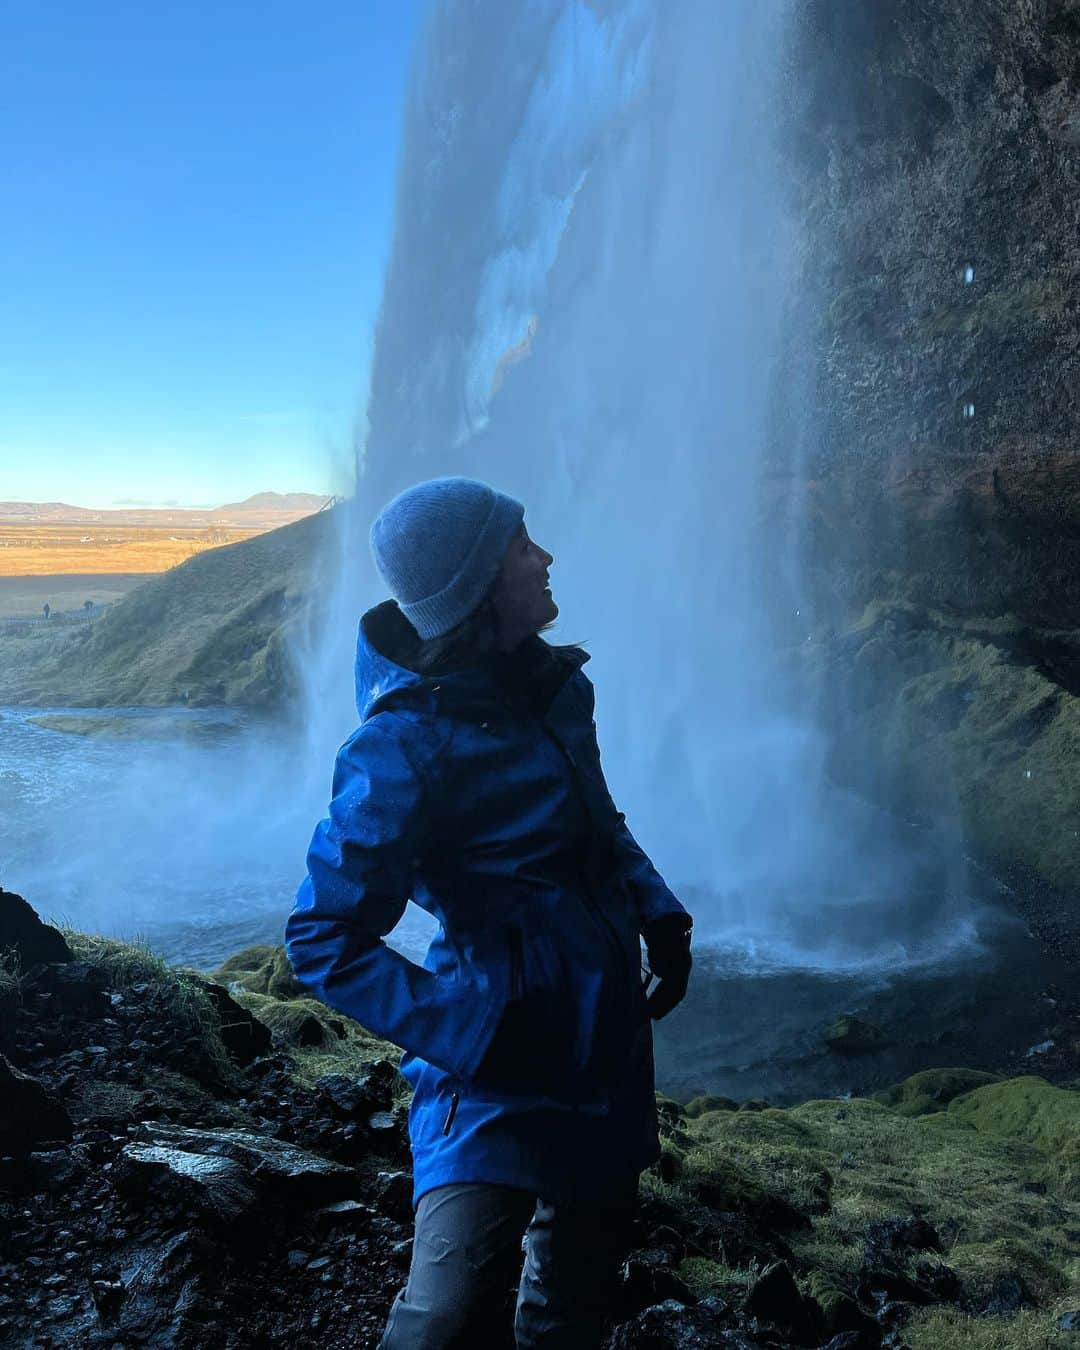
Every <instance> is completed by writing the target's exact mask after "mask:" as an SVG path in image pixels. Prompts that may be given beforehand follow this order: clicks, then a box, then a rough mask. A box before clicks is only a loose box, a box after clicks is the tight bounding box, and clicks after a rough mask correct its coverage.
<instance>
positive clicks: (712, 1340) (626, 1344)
mask: <svg viewBox="0 0 1080 1350" xmlns="http://www.w3.org/2000/svg"><path fill="white" fill-rule="evenodd" d="M725 1313H726V1308H725V1306H724V1304H723V1303H722V1302H720V1301H719V1300H716V1301H715V1302H714V1301H713V1300H709V1299H704V1300H702V1302H701V1303H700V1304H698V1306H697V1307H695V1308H687V1307H684V1306H683V1304H681V1303H676V1302H674V1301H670V1300H669V1301H668V1302H666V1303H657V1304H656V1305H655V1306H654V1307H652V1308H646V1309H645V1311H644V1312H642V1313H639V1314H638V1316H637V1317H635V1318H633V1319H632V1320H631V1321H629V1322H624V1323H623V1325H622V1326H620V1327H616V1329H615V1331H614V1332H613V1333H612V1336H611V1339H610V1340H609V1341H608V1347H609V1350H712V1347H723V1350H761V1345H762V1343H761V1342H760V1341H757V1340H755V1339H754V1338H753V1337H752V1336H749V1335H747V1334H746V1333H745V1332H743V1331H736V1330H732V1329H727V1328H725V1327H724V1325H723V1321H724V1317H725Z"/></svg>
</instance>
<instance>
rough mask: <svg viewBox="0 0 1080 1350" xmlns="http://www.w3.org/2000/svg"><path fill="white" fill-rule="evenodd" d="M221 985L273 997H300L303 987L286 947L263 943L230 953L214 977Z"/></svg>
mask: <svg viewBox="0 0 1080 1350" xmlns="http://www.w3.org/2000/svg"><path fill="white" fill-rule="evenodd" d="M212 978H213V979H215V980H217V982H218V983H219V984H223V985H225V986H226V987H227V988H228V989H230V990H233V989H234V986H235V987H236V988H239V989H244V990H247V992H248V993H251V994H270V995H272V996H273V997H274V998H300V997H302V996H303V994H304V987H303V985H302V984H301V983H300V981H299V980H298V979H297V978H296V976H295V975H294V974H293V972H292V966H290V965H289V958H288V956H287V955H286V952H285V948H284V947H282V946H273V945H272V944H270V943H262V944H259V945H256V946H254V947H245V948H244V950H243V951H240V952H237V953H236V955H235V956H230V957H229V959H228V960H227V961H226V962H225V964H224V965H223V966H222V967H221V968H220V969H219V970H216V971H214V974H213V976H212Z"/></svg>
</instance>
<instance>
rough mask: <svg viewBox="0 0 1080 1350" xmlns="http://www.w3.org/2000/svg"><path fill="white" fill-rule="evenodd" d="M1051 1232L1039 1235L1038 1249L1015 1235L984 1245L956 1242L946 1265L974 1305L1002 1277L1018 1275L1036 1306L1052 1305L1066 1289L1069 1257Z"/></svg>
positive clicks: (983, 1300)
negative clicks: (959, 1280) (958, 1278)
mask: <svg viewBox="0 0 1080 1350" xmlns="http://www.w3.org/2000/svg"><path fill="white" fill-rule="evenodd" d="M1057 1236H1058V1237H1059V1239H1060V1241H1059V1242H1054V1240H1053V1238H1054V1230H1053V1229H1048V1230H1047V1231H1046V1232H1044V1233H1043V1234H1042V1235H1040V1242H1039V1246H1038V1247H1037V1246H1035V1245H1034V1244H1033V1243H1032V1242H1030V1241H1025V1240H1024V1239H1023V1238H1020V1237H1016V1236H1009V1237H997V1238H993V1239H991V1240H989V1241H986V1242H958V1243H957V1244H956V1245H955V1246H954V1247H953V1248H952V1250H951V1251H950V1252H949V1265H950V1266H952V1268H953V1269H954V1270H955V1271H956V1273H957V1274H958V1275H959V1276H960V1278H961V1280H962V1281H963V1283H964V1291H965V1293H966V1294H967V1295H968V1296H969V1297H970V1298H972V1299H973V1300H974V1301H975V1302H976V1303H982V1302H985V1300H986V1299H987V1298H989V1297H990V1295H991V1294H992V1292H993V1290H994V1287H995V1286H996V1285H997V1284H998V1282H999V1281H1000V1280H1002V1279H1003V1278H1004V1277H1007V1276H1010V1275H1017V1276H1019V1277H1020V1279H1021V1280H1022V1281H1023V1284H1024V1286H1025V1288H1026V1289H1027V1290H1028V1291H1029V1293H1030V1294H1031V1295H1032V1296H1033V1297H1034V1299H1035V1300H1036V1302H1037V1303H1039V1304H1047V1303H1051V1302H1052V1301H1053V1300H1054V1299H1055V1298H1056V1297H1057V1296H1058V1295H1059V1294H1061V1293H1063V1292H1064V1291H1065V1289H1066V1288H1067V1287H1068V1277H1067V1274H1066V1267H1067V1265H1068V1260H1069V1255H1068V1250H1067V1247H1066V1246H1065V1244H1064V1240H1063V1239H1061V1235H1060V1234H1058V1235H1057Z"/></svg>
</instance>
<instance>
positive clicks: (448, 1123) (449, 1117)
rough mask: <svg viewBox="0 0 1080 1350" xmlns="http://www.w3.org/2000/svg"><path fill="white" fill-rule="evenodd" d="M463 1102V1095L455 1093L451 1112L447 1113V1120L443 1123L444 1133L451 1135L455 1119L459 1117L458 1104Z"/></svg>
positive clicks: (452, 1098) (451, 1103)
mask: <svg viewBox="0 0 1080 1350" xmlns="http://www.w3.org/2000/svg"><path fill="white" fill-rule="evenodd" d="M460 1101H461V1094H460V1093H459V1092H455V1093H453V1094H452V1095H451V1097H450V1110H449V1111H447V1113H446V1119H445V1120H444V1121H443V1127H442V1132H443V1134H449V1133H450V1131H451V1129H453V1125H454V1117H455V1116H456V1115H457V1109H458V1102H460Z"/></svg>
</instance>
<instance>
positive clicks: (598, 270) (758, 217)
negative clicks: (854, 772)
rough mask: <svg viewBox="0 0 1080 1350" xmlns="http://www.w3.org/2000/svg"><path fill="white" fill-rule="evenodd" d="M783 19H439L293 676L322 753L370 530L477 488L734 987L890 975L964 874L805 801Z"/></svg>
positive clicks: (458, 5)
mask: <svg viewBox="0 0 1080 1350" xmlns="http://www.w3.org/2000/svg"><path fill="white" fill-rule="evenodd" d="M788 11H789V0H727V2H726V3H724V4H722V5H721V4H714V3H710V2H708V0H701V2H700V3H695V0H594V3H579V2H577V0H514V2H513V3H510V2H509V0H497V2H496V0H490V2H489V3H479V4H477V3H475V2H474V0H443V3H440V4H439V5H437V7H436V8H435V10H434V12H433V14H432V16H431V18H430V21H429V23H428V27H427V31H426V34H425V37H424V40H423V43H422V48H421V51H420V54H419V58H418V61H417V65H416V69H415V73H414V77H413V81H412V87H411V92H410V96H409V104H408V115H407V130H406V138H405V144H404V150H403V162H402V167H401V171H400V181H399V196H398V214H397V227H396V238H395V243H394V249H393V254H392V258H391V262H390V267H389V271H388V276H387V281H386V289H385V295H384V301H383V309H382V314H381V319H380V323H379V328H378V333H377V342H376V353H375V365H374V372H373V383H372V390H371V399H370V406H369V423H370V435H369V439H368V442H367V447H366V456H365V459H364V463H363V468H362V474H361V477H360V486H359V491H358V494H357V497H356V499H355V501H354V502H353V503H352V505H351V507H350V509H349V510H347V511H345V512H343V513H342V520H343V524H344V528H345V537H344V555H343V556H344V557H345V559H346V560H347V562H346V565H345V567H344V569H343V575H344V577H345V581H344V583H343V586H342V589H341V592H340V594H339V596H338V598H337V604H338V606H339V613H340V615H342V616H343V617H344V616H349V617H348V620H347V621H345V622H342V623H340V624H338V625H337V642H336V643H334V642H330V643H328V645H327V646H326V647H325V649H324V651H323V653H322V662H321V665H320V666H319V667H318V668H317V670H316V673H315V676H314V677H313V678H314V679H315V680H316V683H318V684H319V693H318V698H317V706H318V707H319V708H320V710H325V709H327V708H332V709H334V710H335V711H334V713H333V714H332V718H331V720H333V719H334V718H338V719H339V721H340V725H339V726H338V730H342V729H343V728H344V727H345V726H346V725H347V720H346V719H347V718H348V716H349V714H348V713H347V712H346V711H345V709H346V704H347V700H348V698H349V693H348V691H347V686H346V677H347V674H348V672H349V669H350V665H351V662H350V656H349V651H348V647H349V645H350V644H351V641H352V637H353V634H354V632H355V616H356V614H357V613H358V612H359V610H360V609H362V608H363V606H364V604H366V603H368V602H369V601H370V600H372V599H373V598H375V597H376V596H377V595H378V588H377V586H376V585H375V584H374V582H373V578H372V576H371V571H370V565H369V564H368V561H367V557H366V543H365V537H366V532H367V526H368V523H369V521H370V518H371V516H372V514H373V513H374V511H375V510H377V509H378V507H379V506H380V505H381V504H382V502H383V501H385V500H386V499H387V498H388V497H389V496H390V495H391V494H392V493H393V492H395V491H397V490H399V489H400V488H402V487H404V486H406V485H407V484H409V483H411V482H415V481H417V480H419V479H422V478H426V477H430V476H434V475H437V474H443V473H467V474H471V475H475V476H479V477H484V478H488V479H489V480H491V481H493V482H495V483H496V484H497V485H498V486H500V487H501V488H503V489H505V490H507V491H510V492H512V493H514V494H516V495H518V496H520V497H521V498H522V499H523V500H524V501H525V502H526V506H527V520H528V523H529V526H530V530H531V532H532V534H533V536H534V537H535V538H537V539H538V540H539V541H540V542H542V543H543V544H544V546H545V547H547V548H548V549H550V550H551V551H552V552H553V553H554V555H555V559H556V562H555V566H554V568H553V572H552V584H553V589H554V593H555V596H556V599H557V600H558V601H559V604H560V606H561V609H562V616H561V619H560V623H559V626H558V630H557V638H558V639H559V640H563V641H574V642H585V643H586V644H587V645H588V647H589V648H590V650H591V651H592V653H593V657H594V659H593V661H592V664H591V665H590V667H589V673H590V674H591V676H592V677H593V679H594V681H595V683H596V685H597V689H598V714H597V717H598V723H599V728H600V738H601V744H602V746H603V747H604V753H605V762H606V766H607V770H608V776H609V779H610V781H611V784H612V787H613V791H614V794H615V796H616V799H617V800H618V801H619V802H620V805H621V806H622V807H623V809H625V811H626V813H627V816H628V818H629V820H630V822H631V824H632V826H633V828H634V829H635V831H636V833H637V834H638V836H639V838H640V839H641V841H642V843H643V844H644V845H645V846H646V847H647V848H648V849H649V851H650V852H651V853H652V854H653V856H654V858H655V859H656V861H657V863H658V865H659V866H660V868H661V870H662V871H663V872H664V873H665V875H666V876H667V877H668V879H669V880H670V881H671V882H672V883H673V884H674V885H675V886H676V887H677V888H679V889H681V890H682V891H683V893H684V894H686V895H689V896H691V897H692V898H693V903H694V908H695V910H696V912H697V918H698V925H699V932H701V933H703V934H704V935H705V936H707V937H708V938H709V939H711V940H712V941H713V942H714V943H716V944H718V945H719V946H721V947H723V948H725V949H727V950H728V951H729V952H731V953H736V954H738V956H739V957H740V959H742V960H744V961H745V962H747V963H749V964H750V965H752V966H755V967H756V968H763V967H768V966H776V965H781V966H784V965H787V966H791V965H795V966H803V967H812V968H819V969H822V968H823V969H838V968H841V969H854V968H862V967H867V966H888V967H891V968H894V969H896V968H902V967H905V966H911V965H914V964H918V963H921V962H924V961H927V960H931V959H938V958H940V956H941V955H942V953H943V951H945V950H947V949H949V948H951V947H955V946H957V945H963V944H964V943H967V942H968V941H969V940H970V939H971V936H972V924H971V918H970V913H969V908H970V907H969V905H968V902H967V901H966V899H965V893H964V887H963V884H962V883H963V877H962V871H961V867H960V863H959V856H960V855H959V852H958V851H957V850H956V849H955V848H953V847H951V846H950V847H947V848H945V849H942V848H941V847H939V843H940V841H938V840H934V839H926V838H924V837H922V836H917V835H916V834H915V832H914V831H912V830H910V829H908V828H907V827H906V826H904V825H903V824H900V823H897V822H894V821H891V820H889V819H888V818H887V817H885V816H883V815H881V814H879V813H875V812H873V811H871V809H870V808H868V807H867V806H865V805H864V804H861V803H859V802H857V801H856V800H854V799H853V798H850V797H847V796H845V795H843V794H841V793H839V792H838V791H836V790H835V789H832V788H830V787H829V786H828V785H827V784H826V782H825V779H824V772H823V763H824V747H823V744H822V740H821V737H820V736H819V735H818V734H817V732H816V731H815V730H814V728H813V725H812V719H811V718H810V716H809V715H808V713H807V710H806V709H805V707H802V708H795V709H792V708H791V707H789V706H786V702H785V699H784V697H783V696H782V691H781V682H780V679H779V677H778V674H777V671H778V667H779V659H778V653H777V651H776V650H775V649H774V647H773V646H772V643H773V641H774V639H773V638H772V637H771V636H770V631H771V630H770V627H769V625H768V624H767V623H766V617H767V614H768V611H769V607H770V604H771V603H772V597H770V596H769V595H768V594H767V593H766V591H765V588H764V585H763V582H762V580H761V579H762V577H763V576H764V575H765V573H766V570H767V569H766V568H765V567H764V566H763V564H764V561H765V560H766V558H767V556H768V555H769V554H770V553H775V552H776V551H777V550H781V549H785V548H786V547H787V543H786V542H785V541H784V540H783V539H779V538H775V537H772V538H769V537H764V535H763V532H762V527H761V525H760V519H761V513H760V509H759V490H760V477H761V469H762V464H763V460H764V456H765V452H766V447H767V443H768V437H769V434H770V426H771V425H773V423H772V421H771V419H770V408H771V407H772V406H773V405H774V404H775V402H776V400H782V399H784V398H785V397H790V396H791V395H790V393H789V392H788V393H785V391H784V390H783V389H780V388H779V387H778V382H777V354H778V350H779V345H780V339H781V335H782V318H783V313H784V301H785V295H786V293H787V287H788V285H789V278H790V274H791V270H792V258H793V255H794V251H795V232H794V229H793V224H792V222H791V221H790V220H789V219H788V217H787V215H786V213H785V209H784V195H783V192H782V190H781V184H780V181H779V175H778V172H777V169H776V167H775V164H776V161H775V155H774V138H775V109H776V107H777V103H778V98H779V81H780V74H781V71H780V67H781V54H782V52H783V50H784V41H785V30H786V24H787V23H788V20H789V13H788ZM805 636H806V637H809V636H810V633H809V631H807V633H806V635H805ZM800 640H804V639H802V636H801V635H800ZM320 671H321V672H322V673H321V675H320V674H319V672H320ZM319 681H321V683H319ZM953 842H955V841H950V843H953ZM954 859H955V860H956V861H955V862H954V861H953V860H954Z"/></svg>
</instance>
